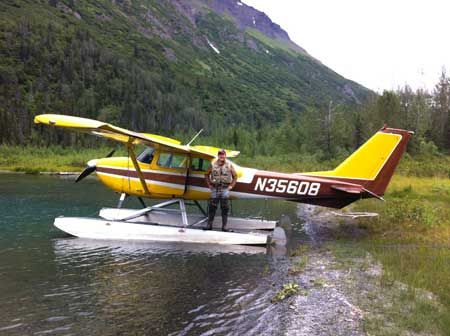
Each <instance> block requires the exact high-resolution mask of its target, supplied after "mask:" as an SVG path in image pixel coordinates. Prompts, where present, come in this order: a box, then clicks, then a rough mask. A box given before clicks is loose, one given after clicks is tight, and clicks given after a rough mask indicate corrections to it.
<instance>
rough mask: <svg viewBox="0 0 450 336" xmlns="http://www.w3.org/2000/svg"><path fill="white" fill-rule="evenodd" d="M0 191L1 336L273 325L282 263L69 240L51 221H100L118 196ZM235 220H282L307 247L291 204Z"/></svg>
mask: <svg viewBox="0 0 450 336" xmlns="http://www.w3.org/2000/svg"><path fill="white" fill-rule="evenodd" d="M0 188H1V190H0V202H1V204H2V208H3V209H5V210H4V211H3V213H2V215H1V217H0V226H1V234H0V243H1V245H0V288H1V292H2V305H1V307H0V332H1V333H2V334H10V335H23V334H36V335H40V334H53V333H58V334H85V333H86V331H89V334H90V335H112V334H127V333H131V334H144V333H145V334H151V335H167V334H171V335H183V334H189V335H191V334H195V335H201V334H204V335H207V334H254V335H257V334H260V332H261V330H262V328H266V329H267V326H268V325H270V324H271V323H268V321H269V322H270V319H271V315H270V309H271V304H270V299H271V297H272V296H273V295H274V292H275V288H274V286H273V284H274V283H275V282H276V281H277V279H278V278H279V277H281V276H282V274H283V272H285V271H286V269H287V264H288V260H287V258H286V257H285V256H284V253H281V254H282V255H280V254H279V253H278V254H277V253H275V254H273V253H270V252H269V253H268V252H267V251H266V249H264V248H260V247H246V246H233V247H230V246H228V247H226V246H217V245H211V246H207V245H192V244H170V243H169V244H168V243H164V244H162V243H160V244H158V243H150V242H147V243H129V242H109V241H92V240H84V239H78V238H68V237H67V236H66V235H65V234H63V233H61V232H59V231H58V230H57V229H56V228H54V227H53V225H52V223H53V219H54V218H55V217H57V216H59V215H66V216H96V214H97V212H98V210H99V209H100V208H101V207H103V206H114V205H115V203H116V202H117V195H115V194H114V193H112V192H110V191H108V190H106V189H105V188H103V187H102V186H101V185H100V184H99V183H98V182H97V181H95V180H94V179H86V180H85V181H83V183H80V184H74V183H73V181H72V180H67V179H58V178H54V177H46V176H24V175H0ZM131 206H133V204H131V205H130V207H131ZM134 207H136V208H137V207H139V206H138V203H137V202H136V204H135V205H134ZM233 212H234V214H235V215H239V216H247V215H257V216H260V215H263V216H264V217H266V218H268V219H279V218H283V223H284V225H285V226H286V228H288V229H289V228H290V230H288V234H289V235H290V236H292V237H295V239H293V241H297V240H299V239H302V237H303V236H302V235H303V233H302V230H301V228H300V226H299V225H296V224H298V219H297V217H296V206H295V204H291V203H287V202H267V203H266V202H264V201H259V202H258V201H239V202H238V201H235V202H233ZM289 218H290V219H289ZM272 324H273V323H272Z"/></svg>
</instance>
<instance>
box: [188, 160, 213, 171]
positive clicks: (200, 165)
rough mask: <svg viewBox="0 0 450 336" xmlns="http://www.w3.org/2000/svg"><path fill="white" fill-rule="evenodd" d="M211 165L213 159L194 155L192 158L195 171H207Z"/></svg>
mask: <svg viewBox="0 0 450 336" xmlns="http://www.w3.org/2000/svg"><path fill="white" fill-rule="evenodd" d="M209 167H211V161H209V160H207V159H202V158H198V157H194V158H192V160H191V170H193V171H204V172H205V171H207V170H208V169H209Z"/></svg>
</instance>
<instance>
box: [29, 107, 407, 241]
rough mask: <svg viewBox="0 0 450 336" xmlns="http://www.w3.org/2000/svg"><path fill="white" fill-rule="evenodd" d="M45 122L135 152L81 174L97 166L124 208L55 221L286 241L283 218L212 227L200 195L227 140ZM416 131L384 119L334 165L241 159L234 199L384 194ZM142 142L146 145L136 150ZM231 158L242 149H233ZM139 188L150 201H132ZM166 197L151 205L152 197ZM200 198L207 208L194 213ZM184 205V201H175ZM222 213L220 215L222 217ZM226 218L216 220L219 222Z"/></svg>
mask: <svg viewBox="0 0 450 336" xmlns="http://www.w3.org/2000/svg"><path fill="white" fill-rule="evenodd" d="M34 121H35V123H37V124H44V125H49V126H54V127H62V128H67V129H70V130H75V131H80V132H85V133H90V134H93V135H96V136H100V137H103V138H106V139H111V140H116V141H119V142H122V143H124V144H125V146H126V148H127V152H128V156H127V157H113V156H112V155H113V152H112V153H110V154H108V155H107V157H105V158H99V159H93V160H90V161H89V162H88V163H87V168H86V169H85V170H84V171H83V172H82V173H81V174H80V175H79V176H78V178H77V179H76V182H78V181H80V180H82V179H83V178H85V177H86V176H88V175H89V174H91V173H93V172H95V173H96V175H97V177H98V178H99V180H100V181H101V182H102V183H103V184H104V185H105V186H106V187H108V188H110V189H112V190H114V191H115V192H117V193H119V194H120V197H119V201H118V205H117V208H103V209H101V210H100V213H99V217H100V218H82V217H58V218H56V219H55V222H54V225H55V226H56V227H57V228H59V229H60V230H62V231H64V232H66V233H69V234H71V235H73V236H77V237H82V238H91V239H108V240H123V239H125V240H140V241H142V240H150V241H170V242H189V243H217V244H243V245H265V244H268V243H274V242H275V243H276V244H284V243H285V239H286V237H285V235H284V231H283V229H282V228H280V227H278V226H277V222H276V221H269V220H264V219H261V218H237V217H230V218H229V221H228V227H229V228H230V229H233V230H234V232H222V231H216V230H212V231H204V230H202V227H203V226H204V225H205V224H206V222H207V213H206V211H205V210H204V209H203V208H202V206H201V204H200V203H199V201H201V200H207V199H209V197H210V190H209V189H208V187H207V184H206V180H205V172H206V171H207V170H208V168H209V167H210V166H211V163H212V161H213V160H215V159H216V155H217V152H218V150H219V148H216V147H212V146H201V145H193V144H192V143H193V141H194V140H195V138H196V137H197V135H198V134H197V135H196V136H195V137H194V138H193V139H192V140H191V141H190V142H189V143H187V144H185V145H184V144H182V143H181V142H180V141H178V140H175V139H172V138H167V137H164V136H160V135H156V134H149V133H138V132H134V131H130V130H127V129H124V128H120V127H117V126H114V125H111V124H109V123H105V122H101V121H97V120H91V119H86V118H80V117H74V116H65V115H58V114H42V115H38V116H36V117H35V119H34ZM411 134H412V132H410V131H406V130H401V129H393V128H387V127H383V128H382V129H381V130H379V131H378V132H377V133H375V135H373V136H372V137H371V138H370V139H369V140H368V141H367V142H366V143H364V144H363V145H362V146H361V147H360V148H359V149H357V150H356V151H355V152H354V153H353V154H352V155H350V156H349V157H348V158H347V159H346V160H345V161H343V162H342V163H341V164H340V165H339V166H338V167H336V168H335V169H334V170H330V171H319V172H307V173H291V174H287V173H279V172H271V171H264V170H258V169H253V168H246V167H240V166H238V165H237V164H235V163H232V164H233V165H234V168H235V170H236V173H237V177H238V179H237V183H236V185H235V187H234V188H233V190H231V192H230V198H231V199H251V198H253V199H254V198H260V199H283V200H287V201H293V202H300V203H307V204H312V205H320V206H325V207H331V208H342V207H345V206H346V205H349V204H350V203H353V202H355V201H357V200H359V199H363V198H377V199H380V200H383V198H382V197H383V194H384V192H385V190H386V188H387V186H388V184H389V182H390V179H391V177H392V175H393V173H394V170H395V168H396V166H397V164H398V162H399V160H400V158H401V156H402V154H403V153H404V151H405V149H406V145H407V143H408V141H409V139H410V137H411ZM136 145H144V146H145V149H144V150H143V151H142V152H141V153H140V154H139V155H136V153H135V146H136ZM226 153H227V157H228V158H235V157H237V156H238V155H239V152H238V151H234V150H226ZM130 196H134V197H137V199H138V200H139V201H140V203H141V204H142V209H126V208H124V207H123V203H124V201H125V199H126V198H127V197H130ZM146 198H147V199H158V200H161V202H160V203H158V204H156V205H152V206H147V205H146V203H145V202H144V199H146ZM187 202H193V204H194V205H195V206H197V207H198V209H199V210H200V214H193V213H192V214H191V213H188V211H187V207H186V205H188V204H187ZM174 206H176V208H174ZM218 220H219V219H218ZM219 226H220V224H219V223H218V222H217V223H214V224H213V227H219Z"/></svg>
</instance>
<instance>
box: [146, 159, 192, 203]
mask: <svg viewBox="0 0 450 336" xmlns="http://www.w3.org/2000/svg"><path fill="white" fill-rule="evenodd" d="M156 165H157V170H156V174H155V177H154V179H152V183H151V184H152V185H151V190H152V193H158V194H166V195H169V196H173V197H181V196H183V195H184V193H185V191H186V181H187V174H188V166H189V156H188V155H185V154H180V153H171V152H164V151H161V152H159V155H158V159H157V161H156Z"/></svg>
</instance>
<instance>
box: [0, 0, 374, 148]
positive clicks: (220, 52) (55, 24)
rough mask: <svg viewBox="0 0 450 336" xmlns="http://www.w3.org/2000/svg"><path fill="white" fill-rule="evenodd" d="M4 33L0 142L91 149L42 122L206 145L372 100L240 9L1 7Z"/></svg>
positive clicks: (188, 0) (134, 1)
mask: <svg viewBox="0 0 450 336" xmlns="http://www.w3.org/2000/svg"><path fill="white" fill-rule="evenodd" d="M0 29H1V34H0V50H1V58H0V125H1V129H0V143H7V144H8V143H9V144H27V143H30V142H32V143H41V144H47V143H49V142H50V141H51V142H55V141H57V142H59V143H61V144H76V143H79V142H80V141H85V140H83V139H84V138H83V137H78V136H76V135H65V134H62V133H58V132H48V130H46V131H45V132H42V131H40V130H39V128H36V127H35V126H34V125H33V124H32V120H33V117H34V115H36V114H40V113H61V114H70V115H79V116H84V117H89V118H96V119H100V120H105V121H108V122H112V123H116V124H118V125H121V126H124V127H129V128H131V129H135V130H142V131H143V130H145V131H147V132H156V133H160V134H166V135H170V134H174V133H176V134H186V133H192V131H193V130H198V129H200V128H205V130H206V134H211V133H214V132H217V131H218V130H223V129H228V128H230V127H231V126H234V125H237V126H238V127H244V128H248V129H259V128H261V127H262V126H264V125H268V124H277V123H280V122H283V121H285V120H286V118H292V117H295V116H298V115H301V114H302V112H304V111H306V110H310V109H314V108H318V107H323V106H327V104H328V103H329V101H330V100H333V102H334V103H335V104H339V103H342V104H350V105H355V104H358V103H359V102H362V101H364V100H366V98H367V97H368V96H369V95H370V94H371V92H370V91H369V90H367V89H366V88H364V87H362V86H360V85H358V84H357V83H354V82H352V81H349V80H347V79H345V78H343V77H342V76H340V75H338V74H337V73H335V72H334V71H332V70H331V69H329V68H327V67H326V66H324V65H323V64H321V63H320V62H319V61H317V60H315V59H314V58H313V57H311V56H310V55H309V54H308V53H307V52H306V51H305V50H303V49H302V48H301V47H299V46H297V45H295V44H294V43H293V42H292V41H290V39H289V37H288V35H287V33H286V32H284V31H283V30H282V29H281V27H279V26H278V25H276V24H274V23H273V22H272V21H270V19H269V18H268V17H267V16H266V15H265V14H264V13H261V12H259V11H257V10H255V9H253V8H252V7H249V6H246V5H245V4H242V3H240V2H239V1H235V0H185V1H182V0H165V1H156V0H155V1H153V0H100V1H82V0H64V1H62V0H61V1H58V0H50V1H44V0H41V1H38V0H3V1H1V2H0ZM80 139H81V140H80Z"/></svg>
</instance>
